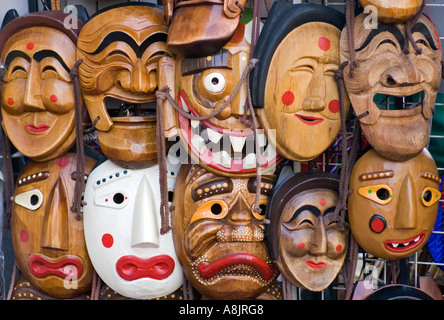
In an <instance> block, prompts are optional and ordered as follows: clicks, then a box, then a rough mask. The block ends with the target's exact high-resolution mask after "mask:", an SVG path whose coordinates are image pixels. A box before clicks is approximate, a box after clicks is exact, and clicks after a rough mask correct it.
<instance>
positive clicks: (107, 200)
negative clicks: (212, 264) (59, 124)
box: [84, 160, 183, 299]
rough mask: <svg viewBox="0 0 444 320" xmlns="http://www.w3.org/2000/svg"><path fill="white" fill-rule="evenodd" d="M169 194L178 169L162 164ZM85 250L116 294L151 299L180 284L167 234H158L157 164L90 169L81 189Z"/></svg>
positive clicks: (178, 266) (181, 275) (179, 275)
mask: <svg viewBox="0 0 444 320" xmlns="http://www.w3.org/2000/svg"><path fill="white" fill-rule="evenodd" d="M168 170H169V175H168V186H169V187H168V189H169V190H170V192H172V190H173V188H174V183H175V178H176V175H177V170H178V167H174V166H171V164H168ZM85 201H86V203H87V205H86V206H85V207H84V228H85V239H86V245H87V248H88V253H89V256H90V258H91V261H92V263H93V265H94V268H95V270H96V272H97V274H98V275H99V276H100V278H101V279H102V280H103V281H104V282H105V283H106V284H107V285H108V286H109V287H111V288H112V289H113V290H114V291H116V292H117V293H119V294H120V295H122V296H124V297H128V298H133V299H151V298H157V297H161V296H164V295H167V294H169V293H171V292H174V291H175V290H176V289H178V288H180V286H181V285H182V282H183V273H182V269H181V267H180V264H179V262H178V261H177V257H176V253H175V250H174V244H173V239H172V232H171V231H170V232H168V233H166V234H163V235H162V234H161V233H160V229H161V224H162V221H161V216H160V210H159V207H160V189H159V167H158V166H157V165H156V166H152V167H149V168H145V169H138V170H132V169H125V168H122V167H120V166H118V165H116V164H115V163H113V162H112V161H110V160H107V161H105V162H104V163H102V164H101V165H99V166H98V167H96V168H95V169H94V170H93V172H92V173H91V175H90V178H89V181H88V183H87V185H86V189H85Z"/></svg>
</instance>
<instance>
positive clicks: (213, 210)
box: [211, 203, 222, 215]
mask: <svg viewBox="0 0 444 320" xmlns="http://www.w3.org/2000/svg"><path fill="white" fill-rule="evenodd" d="M221 212H222V206H221V205H220V204H219V203H213V205H212V206H211V213H212V214H215V215H218V214H221Z"/></svg>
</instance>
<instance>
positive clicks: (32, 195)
mask: <svg viewBox="0 0 444 320" xmlns="http://www.w3.org/2000/svg"><path fill="white" fill-rule="evenodd" d="M95 162H96V160H94V159H92V158H90V157H85V169H86V170H85V172H86V173H87V174H88V173H89V172H91V170H92V168H93V166H94V164H95ZM75 171H76V155H75V154H73V153H67V154H65V155H63V156H60V157H58V158H56V159H53V160H50V161H44V162H35V161H31V162H29V163H28V164H27V165H25V167H24V168H23V169H22V171H21V172H20V175H19V177H18V181H17V184H16V188H15V194H14V204H13V208H12V219H11V234H12V243H13V247H14V254H15V258H16V262H17V265H18V267H19V269H20V271H21V272H22V274H23V276H24V277H25V278H26V279H27V280H28V281H29V282H30V283H31V284H32V285H33V287H35V288H36V289H37V290H39V291H41V292H43V293H45V294H48V295H50V296H53V297H56V298H73V297H76V296H80V295H81V294H83V293H87V292H88V291H89V290H91V282H92V278H93V266H92V264H91V261H90V259H89V256H88V253H87V249H86V245H85V238H84V235H83V221H82V219H78V217H76V213H74V212H72V211H71V204H72V201H73V200H72V199H73V196H74V188H75V179H76V174H75ZM74 281H76V282H75V283H74ZM67 284H68V285H67Z"/></svg>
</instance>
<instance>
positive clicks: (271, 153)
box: [264, 143, 277, 162]
mask: <svg viewBox="0 0 444 320" xmlns="http://www.w3.org/2000/svg"><path fill="white" fill-rule="evenodd" d="M276 156H277V152H276V149H275V148H274V147H273V146H272V145H271V144H270V143H269V144H268V146H267V149H265V151H264V157H265V159H267V161H268V162H270V161H272V160H273V159H275V158H276Z"/></svg>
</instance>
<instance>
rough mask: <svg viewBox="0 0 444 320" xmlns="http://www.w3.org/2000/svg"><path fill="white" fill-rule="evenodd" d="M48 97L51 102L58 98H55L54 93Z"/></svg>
mask: <svg viewBox="0 0 444 320" xmlns="http://www.w3.org/2000/svg"><path fill="white" fill-rule="evenodd" d="M49 99H50V100H51V101H52V102H57V100H58V98H57V96H56V95H55V94H53V95H51V96H50V97H49Z"/></svg>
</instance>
